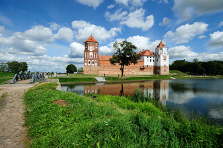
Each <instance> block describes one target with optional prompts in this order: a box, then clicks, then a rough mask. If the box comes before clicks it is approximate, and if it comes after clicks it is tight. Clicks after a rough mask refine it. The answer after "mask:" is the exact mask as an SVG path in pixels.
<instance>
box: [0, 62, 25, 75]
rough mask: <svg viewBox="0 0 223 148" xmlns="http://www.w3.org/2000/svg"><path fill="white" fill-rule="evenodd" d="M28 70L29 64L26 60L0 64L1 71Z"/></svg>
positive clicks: (16, 71) (15, 71) (17, 71)
mask: <svg viewBox="0 0 223 148" xmlns="http://www.w3.org/2000/svg"><path fill="white" fill-rule="evenodd" d="M27 70H28V64H27V63H26V62H17V61H12V62H8V63H2V64H0V72H12V73H15V74H16V73H19V72H20V71H21V72H25V71H27Z"/></svg>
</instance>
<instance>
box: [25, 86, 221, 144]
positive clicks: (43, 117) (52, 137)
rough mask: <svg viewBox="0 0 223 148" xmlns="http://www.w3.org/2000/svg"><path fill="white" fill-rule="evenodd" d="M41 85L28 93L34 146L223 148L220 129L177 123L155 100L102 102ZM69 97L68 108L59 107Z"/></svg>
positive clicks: (110, 98)
mask: <svg viewBox="0 0 223 148" xmlns="http://www.w3.org/2000/svg"><path fill="white" fill-rule="evenodd" d="M55 88H56V84H55V83H46V84H40V85H38V86H36V87H34V88H32V89H30V90H29V91H28V92H27V93H26V94H25V97H24V99H25V104H26V126H27V128H28V136H29V138H30V140H31V147H41V148H42V147H98V148H99V147H114V148H116V147H132V148H133V147H134V148H135V147H136V148H137V147H140V148H141V147H171V148H172V147H222V146H223V145H222V142H221V140H222V138H223V134H222V133H223V131H222V128H220V127H215V126H210V125H206V124H205V123H202V122H198V121H195V120H194V121H188V120H177V119H176V118H175V117H174V116H172V115H171V114H168V113H166V112H164V111H162V110H161V109H159V108H157V107H156V106H154V105H153V104H152V103H149V102H133V101H131V100H129V99H128V98H125V97H119V96H103V95H99V96H96V98H95V97H94V98H91V97H87V96H79V95H77V94H74V93H68V92H62V91H58V90H55ZM58 99H63V100H65V101H67V102H68V104H69V105H68V106H66V107H61V106H59V105H57V104H54V103H53V101H54V100H58Z"/></svg>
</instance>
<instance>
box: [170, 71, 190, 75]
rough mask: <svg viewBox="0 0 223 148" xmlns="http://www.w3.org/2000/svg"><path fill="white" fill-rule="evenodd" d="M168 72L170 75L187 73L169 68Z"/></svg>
mask: <svg viewBox="0 0 223 148" xmlns="http://www.w3.org/2000/svg"><path fill="white" fill-rule="evenodd" d="M170 74H171V75H182V76H186V75H188V74H186V73H184V72H181V71H179V70H170Z"/></svg>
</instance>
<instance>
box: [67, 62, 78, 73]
mask: <svg viewBox="0 0 223 148" xmlns="http://www.w3.org/2000/svg"><path fill="white" fill-rule="evenodd" d="M66 71H67V73H74V72H77V67H76V66H75V65H73V64H69V65H67V68H66Z"/></svg>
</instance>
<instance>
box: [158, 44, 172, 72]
mask: <svg viewBox="0 0 223 148" xmlns="http://www.w3.org/2000/svg"><path fill="white" fill-rule="evenodd" d="M154 66H155V67H154V74H159V75H168V74H169V55H168V52H167V48H166V47H165V44H164V43H163V42H162V41H161V42H160V43H159V45H158V46H157V47H156V49H155V62H154Z"/></svg>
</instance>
